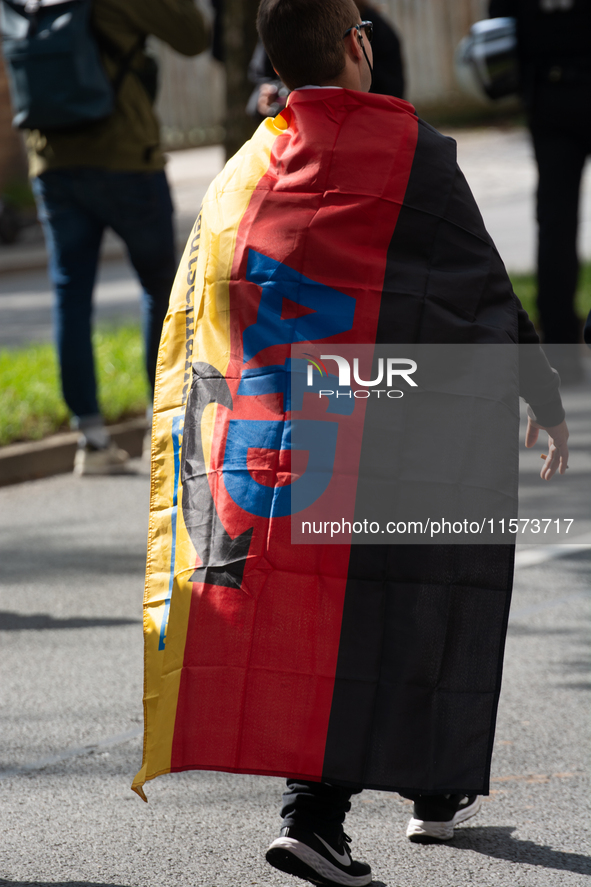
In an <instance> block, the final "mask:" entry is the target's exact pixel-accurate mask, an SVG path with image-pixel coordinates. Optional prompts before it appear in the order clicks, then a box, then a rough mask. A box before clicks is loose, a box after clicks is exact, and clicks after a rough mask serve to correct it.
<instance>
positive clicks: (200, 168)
mask: <svg viewBox="0 0 591 887" xmlns="http://www.w3.org/2000/svg"><path fill="white" fill-rule="evenodd" d="M168 158H169V161H168V164H167V167H166V172H167V175H168V180H169V183H170V187H171V191H172V194H173V201H174V206H175V210H176V234H177V246H178V250H179V254H180V253H181V251H182V250H183V249H184V247H185V243H186V240H187V237H188V236H189V233H190V231H191V228H192V227H193V223H194V221H195V218H196V216H197V212H198V210H199V207H200V205H201V201H202V200H203V197H204V195H205V192H206V191H207V188H208V187H209V184H210V182H211V180H212V179H213V178H214V177H215V176H216V175H217V174H218V172H219V171H220V170H221V168H222V166H223V164H224V149H223V147H222V146H221V145H213V146H211V147H208V148H189V149H187V150H184V151H174V152H172V153H170V154H169V155H168ZM123 258H126V252H125V247H124V245H123V242H122V241H121V240H120V239H119V238H118V237H117V235H116V234H114V233H113V232H112V231H109V232H108V233H107V235H106V237H105V239H104V241H103V248H102V259H103V261H104V260H112V259H123ZM46 266H47V252H46V250H45V243H44V241H43V235H42V232H41V229H40V227H38V226H35V228H33V229H30V230H28V231H25V232H24V236H23V240H22V241H21V242H17V243H15V244H11V245H6V244H2V245H0V276H1V275H2V274H5V273H12V272H18V271H30V270H32V269H35V268H45V267H46ZM0 287H1V283H0Z"/></svg>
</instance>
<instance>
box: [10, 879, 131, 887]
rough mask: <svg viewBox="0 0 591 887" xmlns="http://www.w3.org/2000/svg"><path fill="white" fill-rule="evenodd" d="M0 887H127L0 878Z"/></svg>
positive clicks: (121, 886)
mask: <svg viewBox="0 0 591 887" xmlns="http://www.w3.org/2000/svg"><path fill="white" fill-rule="evenodd" d="M0 887H127V885H123V884H103V883H102V882H100V883H98V882H96V881H8V880H7V879H6V878H0Z"/></svg>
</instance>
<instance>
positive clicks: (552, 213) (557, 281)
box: [530, 77, 591, 344]
mask: <svg viewBox="0 0 591 887" xmlns="http://www.w3.org/2000/svg"><path fill="white" fill-rule="evenodd" d="M530 98H531V104H530V128H531V133H532V138H533V145H534V151H535V156H536V161H537V165H538V172H539V180H538V191H537V218H538V226H539V234H538V311H539V316H540V323H541V326H542V331H543V337H544V341H545V342H547V343H564V344H574V343H576V342H580V341H581V321H580V319H579V318H578V317H577V315H576V313H575V308H574V300H575V293H576V289H577V281H578V276H579V260H578V254H577V229H578V220H579V197H580V190H581V177H582V173H583V167H584V165H585V160H586V158H587V156H588V155H589V154H591V120H590V118H591V115H590V114H589V108H590V107H591V77H590V79H589V80H588V81H587V80H585V81H583V82H580V83H577V82H574V83H538V84H537V86H536V88H535V91H534V93H533V95H532V96H531V97H530Z"/></svg>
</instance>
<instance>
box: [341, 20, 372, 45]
mask: <svg viewBox="0 0 591 887" xmlns="http://www.w3.org/2000/svg"><path fill="white" fill-rule="evenodd" d="M362 28H363V30H364V31H365V34H366V36H367V39H368V40H369V42H370V43H371V38H372V37H373V22H361V24H360V25H353V26H352V27H351V28H347V30H346V31H345V33H344V34H343V38H345V37H346V36H347V34H350V33H351V31H357V33H358V34H359V36H361V34H360V33H359V32H360V31H361V29H362Z"/></svg>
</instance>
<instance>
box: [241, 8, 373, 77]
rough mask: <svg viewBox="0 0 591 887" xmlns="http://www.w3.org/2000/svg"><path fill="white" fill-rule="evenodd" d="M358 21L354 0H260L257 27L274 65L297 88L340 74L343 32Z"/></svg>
mask: <svg viewBox="0 0 591 887" xmlns="http://www.w3.org/2000/svg"><path fill="white" fill-rule="evenodd" d="M357 21H358V17H357V7H356V6H355V3H354V2H353V0H261V3H260V5H259V11H258V16H257V28H258V31H259V36H260V38H261V40H262V41H263V45H264V47H265V49H266V51H267V55H268V56H269V58H270V59H271V63H272V65H273V67H274V68H275V70H276V71H277V73H278V74H279V76H280V77H281V79H282V80H283V82H284V83H285V85H286V86H287V87H289V89H297V87H298V86H307V85H308V84H313V85H316V84H321V83H326V82H327V81H329V80H334V79H335V78H336V77H338V76H339V74H341V73H342V71H343V70H344V67H345V47H344V44H343V34H344V33H345V31H346V30H347V29H348V28H350V27H351V26H352V25H354V24H356V23H357Z"/></svg>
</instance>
